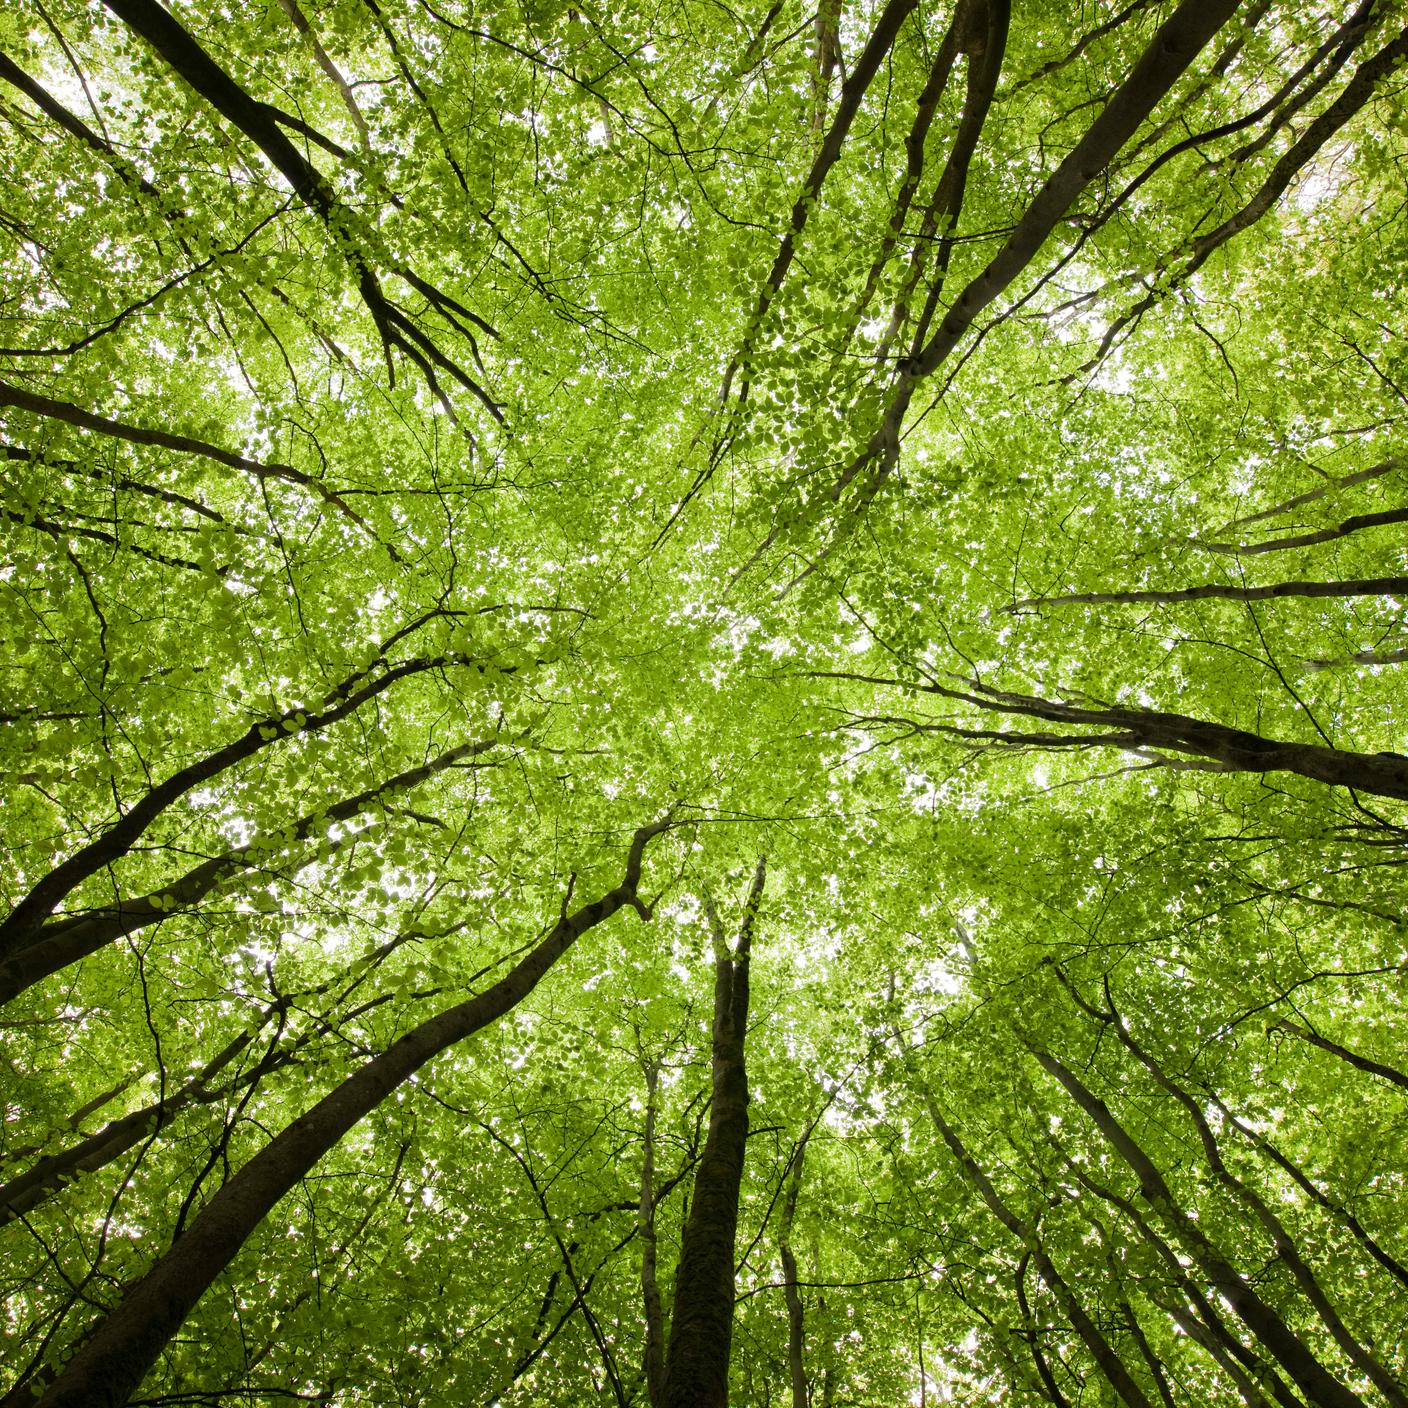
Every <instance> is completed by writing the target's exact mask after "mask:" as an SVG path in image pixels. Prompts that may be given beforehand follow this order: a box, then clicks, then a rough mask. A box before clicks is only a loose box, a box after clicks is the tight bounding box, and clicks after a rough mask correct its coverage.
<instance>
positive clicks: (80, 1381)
mask: <svg viewBox="0 0 1408 1408" xmlns="http://www.w3.org/2000/svg"><path fill="white" fill-rule="evenodd" d="M669 826H670V822H669V820H668V818H667V819H665V820H662V821H658V822H655V823H653V824H652V825H650V826H645V827H642V828H640V829H639V830H638V831H637V832H636V833H635V838H634V840H633V841H632V844H631V849H630V854H629V857H628V859H627V862H626V873H625V877H624V878H623V879H622V881H621V883H620V884H619V885H617V886H616V887H615V888H614V889H612V890H609V891H607V893H606V894H605V895H603V896H602V897H601V898H600V899H599V900H596V901H595V902H594V903H592V904H588V905H584V906H583V907H582V908H581V909H579V910H577V911H576V913H574V914H570V915H569V914H568V913H567V912H566V903H565V902H564V905H563V914H562V916H561V918H560V919H559V920H558V921H557V923H556V924H555V925H554V926H553V928H552V931H551V932H550V933H549V934H548V936H547V937H546V938H545V939H544V940H543V941H542V942H541V943H540V944H539V945H538V946H537V947H536V948H534V949H533V950H532V952H531V953H529V954H528V955H527V956H526V957H525V958H523V959H522V960H521V961H520V962H519V963H518V964H516V965H515V966H514V968H513V969H512V970H511V971H510V972H509V973H508V974H507V975H506V976H505V977H503V978H502V979H500V980H499V981H498V982H497V983H495V984H494V985H493V986H492V987H491V988H489V989H487V990H486V991H485V992H482V993H480V994H479V995H478V996H476V997H472V998H470V999H468V1000H467V1001H465V1002H462V1003H460V1004H458V1005H457V1006H455V1007H451V1008H449V1009H447V1010H446V1011H444V1012H441V1013H439V1014H438V1015H437V1016H434V1017H431V1018H429V1019H428V1020H427V1021H425V1022H422V1023H421V1024H420V1025H419V1026H418V1027H415V1028H413V1029H412V1030H411V1031H410V1032H408V1033H407V1034H406V1035H405V1036H403V1037H402V1038H401V1039H400V1040H399V1041H397V1042H395V1043H394V1044H393V1045H392V1046H390V1047H389V1048H387V1050H386V1051H384V1052H382V1054H381V1055H380V1056H377V1057H375V1058H373V1059H372V1060H370V1061H368V1062H367V1063H366V1064H365V1065H364V1066H362V1067H361V1068H360V1069H359V1070H357V1071H355V1072H354V1073H353V1074H352V1075H350V1076H349V1077H348V1078H347V1079H346V1080H344V1081H343V1082H342V1084H341V1085H339V1086H337V1088H336V1089H334V1090H333V1091H331V1092H330V1093H329V1094H328V1095H326V1096H324V1097H323V1099H321V1100H320V1101H319V1102H318V1103H317V1104H316V1105H315V1106H313V1108H312V1109H311V1110H309V1111H308V1112H307V1113H306V1114H305V1115H303V1116H302V1117H300V1118H299V1119H297V1120H295V1121H294V1123H293V1124H291V1125H290V1126H289V1127H288V1128H287V1129H285V1130H284V1131H283V1132H282V1133H281V1134H279V1135H278V1136H277V1137H276V1138H275V1139H273V1140H272V1141H271V1142H270V1143H269V1144H268V1145H267V1146H266V1147H265V1148H264V1149H262V1150H261V1151H260V1152H259V1153H258V1154H256V1155H255V1156H254V1157H253V1158H252V1159H251V1160H250V1161H249V1162H248V1163H247V1164H245V1166H244V1167H243V1168H242V1169H240V1171H239V1172H238V1173H237V1174H236V1175H235V1176H234V1177H233V1178H231V1179H230V1181H229V1182H228V1183H226V1184H225V1186H224V1187H223V1188H221V1189H220V1191H219V1192H218V1193H216V1194H215V1196H214V1197H213V1198H212V1199H211V1200H210V1202H209V1203H208V1204H206V1206H205V1208H204V1209H203V1210H202V1212H201V1213H200V1215H199V1216H198V1217H197V1218H196V1219H195V1221H194V1222H192V1223H191V1225H190V1226H189V1227H188V1228H187V1229H186V1231H185V1232H184V1233H183V1234H182V1236H181V1237H180V1239H179V1240H178V1241H177V1242H176V1243H175V1244H174V1245H173V1246H172V1248H171V1250H170V1251H169V1252H167V1254H166V1255H165V1256H164V1257H162V1258H161V1260H160V1261H158V1262H157V1263H156V1265H155V1266H154V1267H153V1268H152V1269H151V1270H150V1271H149V1272H148V1273H147V1275H146V1276H144V1277H143V1278H142V1280H141V1281H139V1282H138V1283H137V1284H136V1285H135V1286H134V1287H133V1288H132V1290H131V1291H130V1292H128V1294H127V1296H126V1298H125V1299H124V1300H123V1301H122V1302H121V1303H120V1304H119V1305H118V1306H117V1308H116V1309H115V1310H113V1311H112V1312H111V1313H110V1314H109V1315H108V1316H107V1318H106V1319H104V1320H103V1321H102V1322H101V1323H100V1324H99V1326H98V1328H97V1331H96V1333H94V1334H93V1336H92V1338H91V1339H89V1340H88V1342H87V1343H86V1344H84V1345H83V1347H82V1348H81V1349H80V1350H79V1351H78V1353H77V1354H75V1355H74V1357H73V1358H72V1359H71V1360H70V1361H69V1363H68V1365H67V1366H66V1367H65V1368H64V1370H63V1372H62V1373H60V1374H59V1376H58V1377H57V1378H56V1379H55V1380H54V1382H53V1384H52V1385H51V1386H50V1388H49V1390H48V1392H47V1393H45V1394H44V1396H43V1398H42V1399H41V1400H40V1401H39V1404H38V1405H37V1408H97V1406H98V1405H102V1408H120V1405H122V1404H125V1403H126V1402H127V1400H128V1399H129V1398H130V1397H131V1395H132V1393H133V1392H134V1391H135V1390H136V1388H137V1386H138V1385H139V1384H140V1383H141V1382H142V1379H143V1378H144V1377H145V1376H146V1374H147V1371H148V1370H149V1369H150V1368H151V1366H152V1365H153V1364H154V1363H155V1362H156V1359H157V1357H158V1356H159V1355H160V1354H161V1351H162V1350H163V1348H165V1346H166V1343H167V1341H168V1340H169V1339H170V1338H171V1336H172V1335H173V1334H174V1333H175V1332H176V1331H177V1330H178V1329H179V1328H180V1326H181V1323H182V1322H183V1321H184V1320H185V1318H186V1316H187V1315H188V1314H189V1313H190V1312H191V1310H192V1309H193V1308H194V1307H195V1305H196V1302H197V1301H199V1300H200V1298H201V1296H202V1295H203V1294H204V1293H205V1291H206V1289H207V1287H209V1286H210V1284H211V1283H212V1282H213V1281H214V1280H215V1279H216V1277H217V1276H219V1275H220V1273H221V1272H222V1271H224V1270H225V1268H226V1267H227V1266H228V1265H229V1264H230V1262H231V1261H232V1260H233V1259H234V1257H235V1255H236V1254H237V1253H238V1252H239V1250H240V1248H241V1247H242V1246H243V1245H244V1242H245V1240H246V1239H247V1238H248V1237H249V1236H250V1234H251V1233H252V1232H253V1231H254V1230H255V1228H256V1227H258V1226H259V1224H260V1223H261V1222H262V1221H263V1220H264V1218H265V1216H266V1215H267V1214H268V1213H269V1212H270V1211H271V1209H272V1208H273V1207H274V1206H275V1204H276V1203H278V1202H279V1200H280V1199H281V1198H282V1197H283V1196H284V1195H285V1194H286V1193H288V1192H289V1190H290V1189H291V1188H293V1187H294V1186H295V1185H296V1184H297V1183H298V1181H299V1179H301V1178H303V1177H304V1176H305V1175H306V1174H307V1173H308V1172H309V1170H310V1169H312V1168H313V1166H314V1165H315V1164H316V1163H317V1162H318V1160H319V1159H321V1158H322V1157H323V1155H324V1154H326V1153H328V1152H329V1150H331V1149H333V1148H334V1147H335V1146H336V1145H337V1143H338V1142H339V1141H340V1140H341V1139H342V1138H343V1137H344V1136H345V1135H346V1134H347V1133H348V1131H350V1130H351V1129H352V1128H353V1127H354V1126H355V1125H356V1124H357V1123H358V1122H359V1121H360V1120H361V1119H362V1117H363V1116H364V1115H366V1114H367V1113H368V1112H369V1111H371V1110H373V1109H375V1108H376V1107H377V1106H378V1105H379V1104H380V1103H381V1102H382V1101H383V1100H384V1099H385V1098H386V1097H387V1096H388V1095H389V1094H390V1093H391V1092H392V1091H393V1090H395V1089H396V1087H397V1086H398V1085H400V1084H401V1083H402V1082H403V1081H405V1080H407V1079H408V1078H409V1077H410V1076H412V1075H413V1074H415V1072H416V1071H418V1070H419V1069H420V1068H421V1067H422V1066H424V1065H425V1064H426V1062H427V1061H429V1060H431V1058H432V1057H434V1056H437V1055H439V1053H440V1052H442V1051H444V1050H446V1049H447V1048H448V1047H451V1046H453V1045H455V1043H457V1042H460V1041H463V1040H464V1039H465V1038H466V1037H468V1036H470V1035H472V1034H473V1033H474V1032H477V1031H479V1030H480V1029H481V1028H483V1027H485V1026H487V1025H488V1024H489V1023H490V1022H493V1021H495V1020H496V1019H497V1018H499V1017H501V1016H503V1015H504V1013H505V1012H508V1011H510V1010H511V1009H512V1008H513V1007H515V1006H516V1005H517V1004H518V1003H519V1002H521V1001H522V1000H523V998H525V997H527V995H528V994H529V993H530V992H532V991H533V989H534V988H535V987H536V986H537V985H538V982H539V981H540V980H541V979H542V977H543V975H544V974H545V973H547V971H548V970H549V969H550V968H551V967H552V966H553V964H554V963H556V962H557V960H558V959H559V958H560V957H561V956H562V955H563V954H564V953H566V951H567V950H568V949H569V948H570V947H571V945H572V943H573V942H574V941H575V940H576V939H577V938H578V936H579V935H581V934H583V933H585V932H586V931H587V930H588V929H590V928H592V927H593V926H594V925H597V924H600V923H601V922H602V921H603V920H605V919H608V918H609V917H610V916H611V915H613V914H614V913H616V911H617V910H619V909H621V908H623V907H626V906H631V907H633V908H634V909H636V910H637V912H638V913H640V914H641V915H642V917H646V918H648V917H649V914H650V911H649V909H648V908H647V907H646V906H645V905H644V904H643V903H642V902H641V901H640V899H639V897H638V895H637V886H638V884H639V881H640V870H641V862H642V859H643V856H644V853H645V847H646V845H647V844H648V843H649V842H650V841H651V840H652V839H653V838H654V837H656V836H658V835H660V834H661V832H663V831H665V830H667V829H668V827H669Z"/></svg>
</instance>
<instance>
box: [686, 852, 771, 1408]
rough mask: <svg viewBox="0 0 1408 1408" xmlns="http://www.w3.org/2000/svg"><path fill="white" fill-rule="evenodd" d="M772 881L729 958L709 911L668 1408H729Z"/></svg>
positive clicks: (761, 866)
mask: <svg viewBox="0 0 1408 1408" xmlns="http://www.w3.org/2000/svg"><path fill="white" fill-rule="evenodd" d="M766 873H767V872H766V866H765V863H764V862H763V861H761V860H760V861H759V862H758V868H757V870H756V871H755V872H754V875H753V886H752V889H751V890H750V891H749V893H748V899H747V902H746V904H745V905H744V910H743V919H742V922H741V923H740V924H739V928H738V943H737V946H736V948H735V950H734V952H733V953H732V954H730V953H729V949H728V944H727V942H726V941H725V939H724V935H723V930H722V928H721V926H720V924H719V921H718V916H717V914H716V913H715V910H714V906H713V904H712V903H707V902H706V907H707V910H708V914H709V920H710V925H711V928H712V930H713V939H714V1023H713V1063H712V1067H713V1069H712V1076H713V1080H712V1084H713V1103H712V1105H711V1106H710V1109H709V1134H708V1137H707V1138H706V1139H705V1142H704V1155H703V1157H702V1158H701V1159H700V1161H699V1171H698V1173H697V1174H696V1175H695V1178H694V1197H693V1199H692V1201H691V1204H690V1211H689V1220H688V1222H687V1223H686V1224H685V1229H684V1239H683V1242H682V1244H681V1246H680V1260H679V1267H678V1270H677V1271H676V1274H675V1305H674V1310H673V1312H672V1314H671V1316H670V1343H669V1348H668V1349H667V1351H666V1355H665V1394H664V1402H665V1408H728V1365H729V1348H730V1343H731V1341H732V1337H733V1245H734V1236H735V1233H736V1232H737V1230H738V1193H739V1189H740V1187H741V1186H742V1183H743V1160H744V1155H745V1153H746V1150H747V1142H748V1072H747V1068H746V1067H745V1065H744V1057H743V1043H744V1038H745V1037H746V1035H747V1030H748V956H749V949H750V946H751V944H752V937H753V921H754V919H755V918H756V916H757V912H758V902H759V900H760V899H761V898H762V893H763V881H764V879H765V877H766Z"/></svg>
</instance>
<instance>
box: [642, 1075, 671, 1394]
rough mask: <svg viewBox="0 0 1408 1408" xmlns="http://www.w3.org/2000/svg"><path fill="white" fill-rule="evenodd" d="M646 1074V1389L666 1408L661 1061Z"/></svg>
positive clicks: (643, 1221)
mask: <svg viewBox="0 0 1408 1408" xmlns="http://www.w3.org/2000/svg"><path fill="white" fill-rule="evenodd" d="M642 1069H643V1071H644V1074H645V1132H644V1144H645V1154H644V1158H643V1161H642V1164H641V1173H640V1208H639V1211H638V1213H637V1221H636V1225H637V1226H638V1227H639V1228H640V1242H641V1254H640V1298H641V1307H642V1309H643V1310H644V1312H645V1355H644V1361H645V1362H644V1368H645V1390H646V1394H647V1396H648V1397H649V1399H650V1408H663V1405H664V1401H665V1313H664V1311H663V1310H662V1308H661V1305H660V1283H659V1278H658V1277H657V1275H656V1256H655V1253H656V1237H655V1206H656V1201H657V1199H656V1195H655V1111H656V1103H655V1094H656V1088H657V1086H658V1084H659V1080H660V1066H659V1063H658V1062H655V1061H650V1062H643V1063H642Z"/></svg>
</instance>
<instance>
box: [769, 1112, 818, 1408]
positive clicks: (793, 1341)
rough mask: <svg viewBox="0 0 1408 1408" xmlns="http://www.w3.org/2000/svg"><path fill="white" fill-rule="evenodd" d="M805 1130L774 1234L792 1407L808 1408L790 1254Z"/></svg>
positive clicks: (798, 1303) (800, 1321)
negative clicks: (783, 1301)
mask: <svg viewBox="0 0 1408 1408" xmlns="http://www.w3.org/2000/svg"><path fill="white" fill-rule="evenodd" d="M811 1137H812V1134H811V1130H810V1129H808V1130H807V1132H806V1134H804V1135H803V1136H802V1142H801V1143H800V1144H798V1145H797V1152H796V1153H795V1154H794V1155H793V1156H792V1175H791V1177H790V1178H789V1179H788V1180H787V1193H786V1196H785V1197H784V1198H783V1200H782V1222H781V1225H780V1226H779V1228H778V1233H777V1249H778V1252H779V1254H780V1255H781V1257H782V1281H783V1286H782V1293H783V1295H784V1297H785V1298H786V1300H787V1372H788V1377H789V1378H790V1379H791V1381H792V1408H807V1398H808V1393H807V1389H808V1384H807V1364H806V1325H805V1322H804V1321H803V1318H802V1296H801V1293H800V1292H799V1291H798V1289H797V1257H796V1255H795V1254H794V1253H793V1251H792V1222H793V1219H794V1218H795V1217H796V1214H797V1195H798V1194H799V1193H800V1192H801V1190H802V1170H803V1168H804V1166H805V1164H806V1158H807V1141H808V1140H809V1139H810V1138H811Z"/></svg>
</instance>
